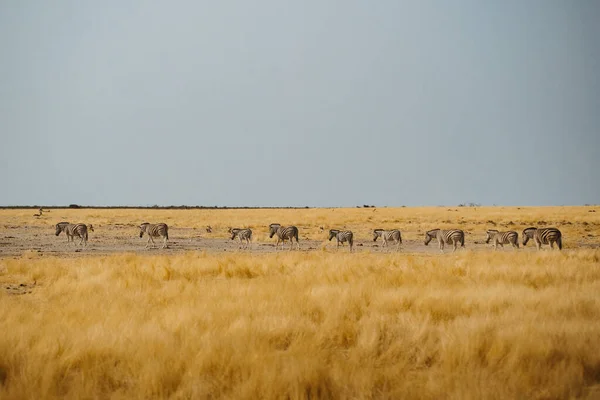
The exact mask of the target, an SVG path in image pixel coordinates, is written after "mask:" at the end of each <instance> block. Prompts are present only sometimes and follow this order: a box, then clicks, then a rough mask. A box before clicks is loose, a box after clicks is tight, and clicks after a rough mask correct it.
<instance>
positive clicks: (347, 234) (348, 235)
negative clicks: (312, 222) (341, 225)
mask: <svg viewBox="0 0 600 400" xmlns="http://www.w3.org/2000/svg"><path fill="white" fill-rule="evenodd" d="M334 237H335V238H336V239H337V247H340V243H342V245H343V244H344V242H348V244H349V245H350V252H352V245H353V244H354V235H353V234H352V231H340V230H339V229H330V230H329V241H331V239H333V238H334Z"/></svg>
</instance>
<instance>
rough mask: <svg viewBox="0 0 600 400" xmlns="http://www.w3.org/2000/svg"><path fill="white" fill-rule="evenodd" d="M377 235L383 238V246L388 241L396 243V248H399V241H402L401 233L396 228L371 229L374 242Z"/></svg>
mask: <svg viewBox="0 0 600 400" xmlns="http://www.w3.org/2000/svg"><path fill="white" fill-rule="evenodd" d="M378 237H381V238H382V239H383V246H382V247H385V246H387V244H388V242H395V243H396V250H397V249H399V248H400V243H402V234H401V233H400V231H399V230H398V229H392V230H389V231H386V230H383V229H375V230H374V231H373V241H374V242H375V241H376V240H377V238H378Z"/></svg>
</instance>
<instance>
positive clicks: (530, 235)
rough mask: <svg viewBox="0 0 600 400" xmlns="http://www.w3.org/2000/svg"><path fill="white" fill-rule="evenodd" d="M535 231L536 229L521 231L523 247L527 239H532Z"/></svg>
mask: <svg viewBox="0 0 600 400" xmlns="http://www.w3.org/2000/svg"><path fill="white" fill-rule="evenodd" d="M535 231H537V228H533V227H531V228H527V229H524V230H523V246H525V245H527V242H528V241H529V239H533V234H534V233H535Z"/></svg>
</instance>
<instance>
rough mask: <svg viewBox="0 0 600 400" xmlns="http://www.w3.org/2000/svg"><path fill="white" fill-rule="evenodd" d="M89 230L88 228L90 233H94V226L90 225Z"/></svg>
mask: <svg viewBox="0 0 600 400" xmlns="http://www.w3.org/2000/svg"><path fill="white" fill-rule="evenodd" d="M87 228H88V229H89V230H90V231H92V232H94V227H93V226H92V224H89V225H88V226H87Z"/></svg>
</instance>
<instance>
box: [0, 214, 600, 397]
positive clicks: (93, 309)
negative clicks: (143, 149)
mask: <svg viewBox="0 0 600 400" xmlns="http://www.w3.org/2000/svg"><path fill="white" fill-rule="evenodd" d="M574 209H575V210H570V209H566V211H562V212H561V213H559V212H558V211H556V212H555V213H544V212H543V210H547V209H542V208H539V209H529V212H528V213H525V212H523V213H522V214H519V212H520V211H521V210H516V209H514V214H507V213H506V212H504V213H502V212H500V213H498V214H494V212H493V211H494V209H487V210H484V211H481V210H480V209H478V210H477V211H475V210H460V211H458V212H454V211H445V209H444V210H440V209H409V208H407V209H378V210H377V211H375V212H373V211H372V210H358V209H356V210H352V209H350V210H335V211H333V212H332V211H330V210H277V211H276V212H274V213H271V210H260V211H252V210H240V211H239V213H237V212H236V210H227V211H224V214H223V215H222V217H219V212H220V211H198V212H195V211H192V212H190V211H173V212H171V211H146V210H121V211H119V210H111V211H104V210H62V212H64V215H65V216H66V218H65V219H72V220H81V221H85V222H91V223H94V224H99V225H103V224H106V225H108V224H111V223H117V221H118V223H123V220H127V221H129V220H131V221H133V222H138V220H144V219H148V220H163V221H165V222H167V223H171V224H173V225H181V226H189V225H192V224H197V227H198V228H200V227H204V225H209V224H210V225H213V227H214V226H219V227H226V226H228V225H234V224H235V225H240V226H241V225H243V224H242V223H241V222H242V220H244V219H245V218H246V219H248V220H249V222H248V224H256V226H265V225H266V224H268V222H274V220H279V221H289V223H295V224H298V225H301V226H305V227H308V228H307V230H309V229H318V226H319V225H321V224H325V225H330V224H331V225H343V226H347V227H356V228H355V229H361V230H364V231H365V232H367V231H368V228H369V226H370V224H372V223H375V224H377V225H380V226H383V227H386V225H385V224H389V225H390V226H391V225H394V226H399V227H400V229H403V227H404V226H407V225H411V224H408V221H414V222H413V223H412V224H415V225H418V228H415V229H414V230H411V231H410V232H414V234H415V235H417V232H418V230H419V229H424V228H426V227H429V226H434V225H435V220H433V221H429V219H430V218H434V217H437V218H438V221H440V220H441V218H446V216H445V215H446V214H445V213H446V212H447V213H453V214H459V215H460V216H461V218H463V219H464V220H465V221H466V222H465V223H464V226H466V227H467V229H482V227H484V226H485V223H486V222H487V221H488V220H494V221H495V222H496V223H502V222H503V221H504V222H508V221H511V220H512V221H513V222H514V223H517V221H522V222H525V224H527V223H529V222H532V221H533V220H535V219H539V220H541V219H543V220H545V221H548V222H554V221H556V220H559V218H560V220H562V219H564V220H566V221H571V222H572V225H566V226H567V229H566V230H567V232H569V235H571V237H572V236H573V235H575V234H583V233H584V229H588V228H589V227H590V226H591V227H592V228H591V229H592V230H591V232H592V234H593V235H597V233H598V232H597V229H598V228H597V219H594V218H596V217H595V214H593V213H590V214H586V213H587V211H586V210H585V209H584V208H582V207H577V208H574ZM557 210H558V208H557ZM26 211H27V213H26V214H27V215H26V216H27V218H30V217H29V214H31V210H26ZM367 211H368V212H370V213H372V214H373V215H378V213H379V215H380V216H378V217H373V219H372V220H367V215H368V214H367ZM19 212H21V211H19ZM55 212H56V214H57V215H60V214H61V210H53V211H52V214H53V215H54V213H55ZM295 212H296V213H297V214H295ZM470 212H472V213H473V216H472V217H470V216H469V214H468V213H470ZM213 213H214V215H213ZM336 213H337V214H336ZM549 214H550V216H549ZM344 215H346V217H344ZM236 217H237V218H238V219H237V220H236ZM0 218H2V219H1V221H3V222H4V225H10V224H24V223H25V222H24V220H25V215H24V216H22V217H19V216H18V214H17V211H15V210H11V211H10V212H8V211H2V212H0ZM311 218H315V220H316V221H315V220H313V219H311ZM448 218H451V217H448ZM452 218H453V217H452ZM396 219H398V220H399V221H400V222H398V221H396ZM232 220H233V223H231V221H232ZM442 221H443V220H442ZM54 222H55V221H52V223H49V225H52V224H53V223H54ZM236 222H238V223H237V224H236ZM583 222H586V223H587V225H583ZM27 223H29V222H27ZM33 223H35V224H43V223H46V221H39V220H36V221H35V222H33ZM405 224H406V225H405ZM559 227H560V228H561V229H562V230H563V232H564V231H565V229H563V226H559ZM568 229H572V231H569V230H568ZM419 237H420V236H419ZM571 247H573V246H571ZM0 283H2V285H3V286H6V287H8V286H10V287H18V285H19V284H20V283H23V284H25V285H26V286H24V287H25V288H26V291H25V293H26V292H30V293H26V294H22V295H15V294H10V291H8V290H0V332H1V333H2V336H1V339H0V398H2V399H22V398H30V399H41V398H108V397H111V398H126V399H136V398H144V399H146V398H156V397H158V398H167V397H169V398H232V399H233V398H235V399H238V398H252V399H255V398H288V397H289V398H294V399H295V398H308V397H310V398H393V399H398V398H426V399H427V398H429V399H439V398H454V399H459V398H460V399H481V398H485V399H505V398H527V399H530V398H531V399H551V398H598V397H599V396H600V352H598V350H597V349H598V348H600V295H599V293H600V250H598V249H567V250H564V251H562V252H558V251H554V252H552V251H542V252H534V251H505V252H493V251H477V252H473V251H468V250H467V251H460V252H457V253H455V254H446V255H438V254H435V255H427V254H415V253H413V254H403V253H392V254H379V253H370V252H362V253H357V254H348V253H346V252H339V253H338V252H331V251H320V250H319V251H312V252H281V253H279V254H251V253H248V252H237V253H228V254H227V255H224V254H214V253H212V254H209V253H204V252H189V253H180V254H176V255H158V256H157V255H154V256H151V255H135V254H118V255H111V256H101V257H98V256H88V257H81V258H55V257H49V256H46V255H40V254H38V253H34V252H31V253H26V254H24V255H23V256H21V257H17V258H3V259H0ZM7 285H8V286H7ZM2 289H4V287H3V288H2ZM20 293H23V292H20Z"/></svg>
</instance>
